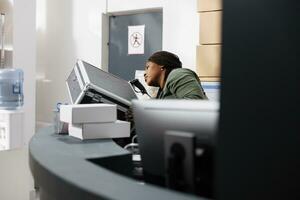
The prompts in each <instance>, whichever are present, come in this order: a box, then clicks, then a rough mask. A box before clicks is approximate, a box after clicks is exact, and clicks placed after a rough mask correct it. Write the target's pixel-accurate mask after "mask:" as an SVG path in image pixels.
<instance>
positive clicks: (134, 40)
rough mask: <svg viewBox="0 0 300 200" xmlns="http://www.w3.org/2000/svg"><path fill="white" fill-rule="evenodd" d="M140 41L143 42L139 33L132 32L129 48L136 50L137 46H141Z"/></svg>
mask: <svg viewBox="0 0 300 200" xmlns="http://www.w3.org/2000/svg"><path fill="white" fill-rule="evenodd" d="M142 40H143V36H142V34H140V33H139V32H134V33H133V34H131V36H130V43H131V46H132V47H134V48H138V47H139V46H141V44H142Z"/></svg>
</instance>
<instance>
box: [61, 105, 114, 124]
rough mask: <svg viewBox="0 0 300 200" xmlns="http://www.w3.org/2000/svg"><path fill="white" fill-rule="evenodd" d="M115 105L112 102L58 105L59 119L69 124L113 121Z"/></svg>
mask: <svg viewBox="0 0 300 200" xmlns="http://www.w3.org/2000/svg"><path fill="white" fill-rule="evenodd" d="M116 120H117V106H116V105H113V104H104V103H100V104H73V105H61V106H60V121H63V122H67V123H69V124H82V123H98V122H114V121H116Z"/></svg>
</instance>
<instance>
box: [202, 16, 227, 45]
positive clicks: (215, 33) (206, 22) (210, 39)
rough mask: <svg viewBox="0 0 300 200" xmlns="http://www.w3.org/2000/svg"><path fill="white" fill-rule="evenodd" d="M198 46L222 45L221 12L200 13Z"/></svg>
mask: <svg viewBox="0 0 300 200" xmlns="http://www.w3.org/2000/svg"><path fill="white" fill-rule="evenodd" d="M199 32H200V35H199V37H200V44H221V43H222V38H221V36H222V34H221V33H222V11H214V12H204V13H200V31H199Z"/></svg>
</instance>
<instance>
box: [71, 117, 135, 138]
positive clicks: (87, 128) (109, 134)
mask: <svg viewBox="0 0 300 200" xmlns="http://www.w3.org/2000/svg"><path fill="white" fill-rule="evenodd" d="M69 135H70V136H73V137H76V138H79V139H82V140H83V139H100V138H101V139H104V138H123V137H129V136H130V123H129V122H126V121H120V120H117V121H115V122H110V123H88V124H69Z"/></svg>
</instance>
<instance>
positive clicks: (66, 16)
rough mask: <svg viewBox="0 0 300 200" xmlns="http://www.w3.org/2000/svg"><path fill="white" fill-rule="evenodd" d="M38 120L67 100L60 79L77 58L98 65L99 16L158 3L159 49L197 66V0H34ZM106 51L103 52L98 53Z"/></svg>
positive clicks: (47, 117)
mask: <svg viewBox="0 0 300 200" xmlns="http://www.w3.org/2000/svg"><path fill="white" fill-rule="evenodd" d="M37 6H38V9H37V14H38V17H37V19H38V46H37V48H38V51H37V52H38V54H37V120H38V121H40V122H51V121H52V115H51V114H52V113H51V112H52V109H53V108H54V107H55V104H56V103H57V102H67V101H68V96H67V88H66V86H65V79H66V78H67V76H68V75H69V73H70V71H71V69H72V68H73V66H74V64H75V62H76V59H77V58H81V59H84V60H86V61H88V62H90V63H92V64H94V65H95V66H98V67H101V63H105V61H103V60H104V59H106V58H102V54H103V52H101V48H102V41H103V40H102V32H101V27H102V20H101V19H102V17H101V14H102V13H105V12H106V11H107V12H108V13H119V12H127V11H132V10H140V9H151V8H162V9H163V50H168V51H171V52H174V53H176V54H178V55H179V57H180V58H181V60H182V62H183V65H184V67H187V68H190V69H193V70H195V69H196V45H197V44H198V38H199V37H198V32H199V31H198V29H199V20H198V13H197V11H196V8H197V6H196V0H151V1H150V0H108V5H106V1H104V0H102V1H101V0H89V1H85V0H64V1H61V0H39V1H38V2H37ZM103 55H105V53H104V54H103Z"/></svg>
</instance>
